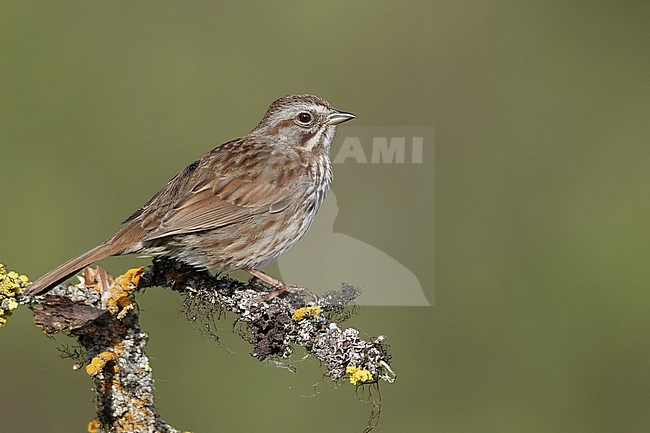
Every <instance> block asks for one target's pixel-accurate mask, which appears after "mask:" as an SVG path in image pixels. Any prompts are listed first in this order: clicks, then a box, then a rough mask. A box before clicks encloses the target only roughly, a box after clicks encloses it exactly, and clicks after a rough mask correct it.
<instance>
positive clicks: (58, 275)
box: [26, 95, 355, 295]
mask: <svg viewBox="0 0 650 433" xmlns="http://www.w3.org/2000/svg"><path fill="white" fill-rule="evenodd" d="M354 117H355V116H354V115H352V114H350V113H345V112H342V111H338V110H335V109H334V108H332V106H331V105H330V104H329V103H328V102H327V101H325V100H323V99H321V98H318V97H317V96H313V95H289V96H285V97H283V98H280V99H278V100H276V101H275V102H273V104H271V106H270V107H269V109H268V111H267V112H266V114H265V115H264V117H263V118H262V120H261V121H260V123H259V124H258V125H257V127H255V129H253V131H252V132H251V133H250V134H248V135H246V136H244V137H241V138H238V139H236V140H233V141H229V142H227V143H225V144H223V145H221V146H219V147H217V148H215V149H213V150H212V151H210V152H208V153H207V154H205V155H204V156H203V157H202V158H201V159H200V160H198V161H196V162H193V163H192V164H190V165H189V166H187V167H186V168H185V169H183V170H182V171H181V172H180V173H179V174H178V175H176V176H175V177H174V178H173V179H172V180H170V181H169V182H168V183H167V184H166V185H165V186H164V187H163V188H162V189H161V190H160V191H159V192H158V193H157V194H155V195H154V196H153V197H152V198H151V199H150V200H149V201H148V202H147V203H145V204H144V206H142V207H141V208H140V209H139V210H137V211H136V212H135V213H133V215H131V216H130V217H129V218H128V219H127V220H126V221H125V223H126V224H127V225H126V226H125V227H124V228H123V229H122V230H120V231H119V232H118V233H117V234H115V235H114V236H113V237H112V238H110V239H109V240H107V241H106V242H104V243H102V244H101V245H98V246H97V247H95V248H93V249H91V250H90V251H88V252H86V253H84V254H82V255H80V256H78V257H75V258H73V259H71V260H69V261H68V262H66V263H64V264H62V265H61V266H59V267H57V268H55V269H53V270H52V271H50V272H48V273H47V274H45V275H43V276H42V277H41V278H39V279H38V280H36V281H35V282H34V283H33V284H31V285H30V286H29V287H28V289H27V290H26V294H28V295H37V294H42V293H45V292H47V291H48V290H49V289H50V288H52V287H53V286H54V285H56V284H58V283H60V282H61V281H63V280H65V279H67V278H69V277H70V276H72V275H73V274H75V273H76V272H77V271H79V270H80V269H82V268H84V267H85V266H88V265H89V264H91V263H92V262H95V261H97V260H100V259H102V258H104V257H108V256H111V255H120V254H130V253H136V254H142V255H151V256H165V257H170V258H175V259H178V260H180V261H182V262H184V263H187V264H189V265H192V266H196V267H200V268H206V269H210V270H213V271H231V270H234V269H244V270H247V271H249V272H250V273H251V274H253V275H255V276H257V277H259V278H262V279H263V280H265V281H267V282H269V283H271V284H273V285H275V286H277V287H278V288H281V286H283V283H280V282H278V281H277V280H274V279H273V278H271V277H268V276H267V275H265V274H263V273H262V272H260V271H259V268H260V267H262V266H264V265H265V264H266V263H268V262H269V261H271V260H273V259H275V258H276V257H278V256H279V255H280V254H282V253H284V252H285V251H287V250H289V249H290V248H291V247H292V246H293V245H294V244H295V243H296V242H297V241H298V240H299V239H300V238H301V237H302V236H303V235H304V234H305V232H306V231H307V229H308V228H309V226H310V225H311V223H312V221H313V218H314V216H315V214H316V211H317V210H318V208H319V206H320V204H321V203H322V201H323V200H324V198H325V194H326V192H327V190H328V189H329V185H330V183H331V180H332V170H331V163H330V159H329V148H330V144H331V142H332V139H333V138H334V133H335V130H336V125H338V124H339V123H342V122H345V121H347V120H350V119H353V118H354Z"/></svg>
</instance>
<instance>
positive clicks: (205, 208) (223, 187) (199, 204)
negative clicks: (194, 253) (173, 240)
mask: <svg viewBox="0 0 650 433" xmlns="http://www.w3.org/2000/svg"><path fill="white" fill-rule="evenodd" d="M278 146H281V145H278V144H277V143H268V142H265V141H263V139H261V138H256V137H251V136H248V137H245V138H243V139H241V140H238V141H234V142H231V143H226V144H225V145H223V146H221V147H219V148H217V149H215V150H214V151H212V152H210V153H209V154H207V155H205V156H204V157H203V158H202V159H201V161H200V162H199V165H198V167H196V169H195V170H194V175H193V176H192V175H190V176H191V178H192V181H191V182H188V181H187V180H184V179H182V180H179V181H177V183H180V184H182V185H184V186H185V187H181V188H177V193H179V194H177V195H176V198H177V199H176V200H173V205H172V206H170V207H169V208H168V210H167V211H166V212H165V213H164V215H161V214H160V213H157V215H150V216H149V215H146V214H145V213H146V212H143V215H142V217H143V224H144V225H146V226H147V227H145V230H146V231H147V232H148V233H147V234H146V236H145V238H144V240H153V239H157V238H161V237H165V236H170V235H176V234H182V233H192V232H200V231H205V230H211V229H215V228H219V227H223V226H226V225H230V224H234V223H237V222H240V221H243V220H245V219H247V218H250V217H252V216H254V215H257V214H261V213H274V212H281V211H283V210H284V209H286V208H287V207H288V206H289V205H290V203H291V202H292V200H293V198H294V197H295V194H296V190H297V189H298V188H299V185H300V179H299V177H300V170H297V167H299V166H300V161H299V156H298V154H297V153H294V152H293V151H292V150H291V149H278ZM173 183H174V179H173V180H172V181H171V182H170V183H169V184H168V185H167V186H166V187H165V189H167V188H170V187H173ZM189 185H191V187H190V188H187V186H189ZM159 194H160V195H161V196H162V197H164V196H166V195H167V194H166V193H165V192H163V191H161V192H160V193H159ZM155 198H156V197H154V199H155ZM152 200H153V199H152ZM152 205H153V206H155V205H156V203H155V200H154V202H152V203H150V204H149V207H153V206H152ZM151 217H153V218H151Z"/></svg>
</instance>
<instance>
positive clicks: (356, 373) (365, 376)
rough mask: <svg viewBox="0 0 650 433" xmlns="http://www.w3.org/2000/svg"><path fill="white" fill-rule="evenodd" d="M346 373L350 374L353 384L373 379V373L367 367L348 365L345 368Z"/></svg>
mask: <svg viewBox="0 0 650 433" xmlns="http://www.w3.org/2000/svg"><path fill="white" fill-rule="evenodd" d="M345 373H346V374H349V375H350V383H351V384H352V385H359V384H362V383H366V382H370V381H372V380H373V379H372V373H371V372H370V371H368V370H366V369H365V368H359V367H353V366H351V365H348V366H347V367H346V368H345Z"/></svg>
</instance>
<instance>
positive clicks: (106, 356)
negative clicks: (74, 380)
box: [86, 350, 118, 377]
mask: <svg viewBox="0 0 650 433" xmlns="http://www.w3.org/2000/svg"><path fill="white" fill-rule="evenodd" d="M117 355H118V354H117V353H115V352H109V351H108V350H106V351H104V352H102V353H100V354H99V355H97V356H95V357H94V358H93V359H92V361H90V364H88V365H87V366H86V374H87V375H88V376H91V377H92V376H95V375H96V374H98V373H99V372H100V371H102V370H103V369H104V367H106V364H108V363H109V362H111V361H115V360H116V359H117Z"/></svg>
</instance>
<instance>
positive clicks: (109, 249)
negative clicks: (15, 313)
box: [24, 243, 124, 296]
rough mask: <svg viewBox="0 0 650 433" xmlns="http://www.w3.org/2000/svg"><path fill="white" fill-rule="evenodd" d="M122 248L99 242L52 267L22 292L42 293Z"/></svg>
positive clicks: (32, 294)
mask: <svg viewBox="0 0 650 433" xmlns="http://www.w3.org/2000/svg"><path fill="white" fill-rule="evenodd" d="M123 249H124V247H123V246H120V245H115V244H114V243H103V244H100V245H98V246H96V247H95V248H93V249H92V250H90V251H86V252H85V253H83V254H81V255H80V256H77V257H75V258H74V259H70V260H68V261H67V262H65V263H64V264H62V265H61V266H58V267H56V268H54V269H52V270H51V271H50V272H48V273H47V274H45V275H43V276H42V277H41V278H39V279H37V280H36V281H34V282H33V283H32V284H30V285H29V286H27V289H26V290H25V292H24V293H25V294H26V295H28V296H34V295H40V294H43V293H45V292H47V291H49V290H50V289H52V288H53V287H54V286H56V285H57V284H59V283H60V282H62V281H64V280H66V279H68V278H70V277H71V276H72V275H74V274H75V273H76V272H78V271H79V270H81V269H83V268H85V267H86V266H88V265H89V264H91V263H92V262H96V261H97V260H101V259H103V258H105V257H108V256H112V255H115V254H119V253H120V252H122V250H123Z"/></svg>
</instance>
